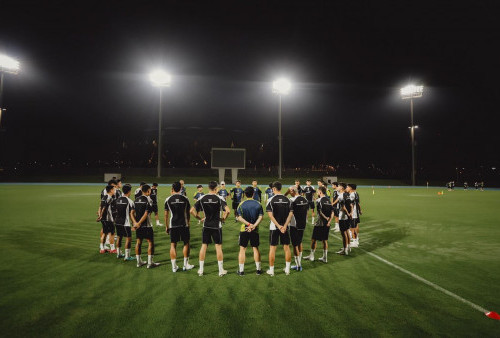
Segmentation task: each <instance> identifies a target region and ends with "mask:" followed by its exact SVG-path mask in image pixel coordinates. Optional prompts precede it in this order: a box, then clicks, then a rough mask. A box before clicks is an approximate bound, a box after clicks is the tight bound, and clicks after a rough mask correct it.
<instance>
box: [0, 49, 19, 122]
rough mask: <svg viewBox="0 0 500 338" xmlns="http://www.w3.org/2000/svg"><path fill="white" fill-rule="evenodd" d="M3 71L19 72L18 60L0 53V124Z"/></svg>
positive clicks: (0, 116) (0, 119)
mask: <svg viewBox="0 0 500 338" xmlns="http://www.w3.org/2000/svg"><path fill="white" fill-rule="evenodd" d="M5 73H8V74H14V75H15V74H17V73H19V61H17V60H15V59H13V58H11V57H8V56H7V55H4V54H0V126H1V125H2V112H3V110H4V109H3V107H2V95H3V76H4V74H5Z"/></svg>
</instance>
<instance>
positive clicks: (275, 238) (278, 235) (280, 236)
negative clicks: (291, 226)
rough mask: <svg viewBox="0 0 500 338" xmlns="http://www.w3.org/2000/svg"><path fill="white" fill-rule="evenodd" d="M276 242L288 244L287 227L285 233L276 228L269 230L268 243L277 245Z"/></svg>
mask: <svg viewBox="0 0 500 338" xmlns="http://www.w3.org/2000/svg"><path fill="white" fill-rule="evenodd" d="M278 242H279V244H281V245H289V244H290V231H288V228H287V229H286V232H285V233H282V232H281V231H279V230H278V229H276V230H270V231H269V244H271V246H277V245H278Z"/></svg>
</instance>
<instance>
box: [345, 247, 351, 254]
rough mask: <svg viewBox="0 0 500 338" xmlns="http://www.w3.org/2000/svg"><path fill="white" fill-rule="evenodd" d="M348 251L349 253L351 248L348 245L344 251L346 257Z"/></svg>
mask: <svg viewBox="0 0 500 338" xmlns="http://www.w3.org/2000/svg"><path fill="white" fill-rule="evenodd" d="M350 251H351V247H350V246H349V245H348V246H347V248H346V249H345V251H344V254H345V255H346V256H347V255H349V252H350Z"/></svg>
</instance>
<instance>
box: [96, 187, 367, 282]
mask: <svg viewBox="0 0 500 338" xmlns="http://www.w3.org/2000/svg"><path fill="white" fill-rule="evenodd" d="M306 183H307V185H306V186H305V187H304V188H302V187H301V186H300V182H299V181H296V182H295V185H294V186H291V187H289V188H288V189H287V191H286V192H285V193H284V194H283V193H282V188H283V187H282V184H281V183H280V182H278V181H276V182H273V183H271V184H270V185H269V188H268V189H267V190H266V191H265V195H264V197H265V199H266V201H265V209H266V210H265V212H266V213H267V214H268V216H269V219H270V224H269V245H270V247H269V254H268V256H269V268H268V269H267V271H266V273H267V274H268V275H271V276H274V274H275V256H276V249H277V246H278V245H281V246H282V247H283V250H284V254H285V268H284V269H283V271H284V273H285V274H286V275H289V274H290V270H296V271H302V253H303V245H302V241H303V235H304V230H305V229H306V226H307V224H308V214H309V210H311V214H312V218H311V224H312V225H313V227H314V228H313V232H312V238H311V251H310V254H309V255H308V256H307V257H304V259H307V260H310V261H314V260H315V257H314V256H315V251H316V245H317V242H318V241H321V242H322V244H323V255H322V256H321V257H320V258H319V259H318V260H319V261H321V262H324V263H327V262H328V238H329V234H330V230H336V231H340V232H341V235H342V240H343V246H342V248H341V249H340V250H339V251H338V252H337V253H338V254H341V255H348V254H349V252H350V250H351V248H352V247H356V246H357V245H358V244H359V216H360V215H361V206H360V203H359V195H358V193H357V192H356V185H355V184H345V183H337V182H334V183H333V184H332V187H333V188H334V190H333V194H332V193H331V192H330V190H329V189H328V188H327V186H326V184H325V183H324V182H323V181H321V180H320V181H318V187H317V189H316V188H314V187H313V186H312V185H311V181H310V180H308V181H307V182H306ZM157 186H158V185H157V184H153V187H151V186H149V185H147V184H145V183H144V182H142V183H141V187H140V188H138V189H137V190H136V191H135V201H132V200H131V199H130V195H131V191H132V187H131V186H130V185H123V186H122V185H121V182H119V181H114V182H113V181H110V182H108V185H107V186H106V188H105V189H104V191H103V193H102V194H101V195H102V196H101V204H100V207H99V210H98V215H99V217H98V221H101V222H102V232H101V243H100V252H101V253H105V252H108V251H109V252H111V253H116V254H117V258H123V259H124V260H134V258H132V257H131V255H130V251H131V240H132V238H131V237H132V232H134V231H135V232H136V239H137V241H136V246H135V254H136V257H135V260H136V261H137V267H141V266H143V265H147V268H153V267H156V266H158V265H159V263H155V262H154V261H153V255H154V231H153V228H152V226H153V225H152V223H151V221H150V215H151V214H153V213H154V214H155V215H156V222H157V225H160V226H162V224H161V223H160V222H159V219H158V216H157V215H158V205H157V204H158V203H157ZM120 188H121V190H120ZM152 196H154V197H155V198H154V200H153V198H152ZM228 199H231V200H232V208H233V210H234V213H235V222H239V223H241V227H240V229H239V232H240V233H239V247H240V249H239V255H238V264H239V265H238V270H237V273H238V275H240V276H244V275H245V271H244V266H245V256H246V249H247V247H248V246H249V245H250V246H251V247H252V251H253V258H254V261H255V267H256V274H258V275H260V274H262V273H263V269H262V262H261V252H260V249H259V246H260V235H259V228H260V225H261V222H262V220H263V217H264V210H263V207H262V204H261V199H262V191H261V190H260V188H259V187H258V185H257V181H256V180H254V181H253V182H252V186H248V187H246V188H245V189H243V188H242V187H241V182H240V181H237V182H236V186H235V187H234V188H233V189H231V190H230V191H227V190H226V187H225V183H224V182H221V184H220V185H219V184H218V183H217V182H215V181H211V182H209V183H208V193H207V194H205V193H204V192H203V187H202V186H201V185H199V186H198V187H197V192H196V193H195V195H194V201H193V205H192V206H191V203H190V202H189V199H188V198H187V196H186V191H185V188H184V185H183V182H181V181H178V182H174V183H173V184H172V187H171V192H170V196H169V197H167V198H166V200H165V204H164V208H165V209H164V210H165V211H164V216H165V231H166V233H167V234H168V235H169V236H170V242H171V244H170V259H171V264H172V271H173V272H177V271H178V270H179V266H178V265H177V243H179V242H183V250H182V253H183V257H184V264H183V270H191V269H193V268H194V265H192V264H190V263H189V257H190V239H191V238H190V237H191V236H190V227H189V226H190V218H191V217H194V218H196V219H198V220H199V224H200V225H201V223H202V226H203V227H202V245H201V248H200V252H199V269H198V275H200V276H202V275H203V274H204V266H205V258H206V251H207V247H208V245H210V244H212V243H214V244H215V249H216V256H217V262H218V268H219V276H224V275H226V274H227V270H225V269H224V266H223V263H224V259H223V250H222V242H223V236H222V233H223V232H222V227H223V224H224V222H225V220H226V219H227V217H228V216H229V214H230V209H229V206H228V203H227V200H228ZM316 214H317V218H316V222H315V221H314V217H315V215H316ZM333 224H334V225H335V226H334V227H333V228H332V227H331V226H332V225H333ZM115 228H116V237H117V245H116V246H115V242H114V238H113V237H114V229H115ZM106 237H109V240H110V248H109V250H107V248H106V247H105V244H106V242H105V240H106ZM123 237H125V251H124V253H122V251H121V244H122V239H123ZM143 240H147V241H148V260H147V263H146V262H144V261H142V258H141V246H142V241H143ZM290 243H291V244H292V247H293V255H294V260H295V264H294V265H293V266H292V265H291V250H290Z"/></svg>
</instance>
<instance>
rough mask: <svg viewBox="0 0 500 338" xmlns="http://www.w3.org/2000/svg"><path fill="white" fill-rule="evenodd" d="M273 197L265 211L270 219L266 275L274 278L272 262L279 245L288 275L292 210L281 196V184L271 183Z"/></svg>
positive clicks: (290, 257)
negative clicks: (281, 246)
mask: <svg viewBox="0 0 500 338" xmlns="http://www.w3.org/2000/svg"><path fill="white" fill-rule="evenodd" d="M273 193H274V196H273V197H271V199H270V200H269V201H267V206H266V211H267V214H268V215H269V218H270V219H271V224H270V226H269V230H270V231H269V244H270V247H269V270H267V274H268V275H270V276H274V260H275V256H276V246H277V245H278V244H279V243H281V245H283V251H284V252H285V269H284V271H285V275H289V274H290V263H291V261H292V255H291V253H290V232H289V231H288V225H289V224H290V222H291V220H292V217H293V210H292V205H291V202H290V200H289V199H288V198H287V197H285V196H284V195H283V194H281V183H280V182H274V183H273Z"/></svg>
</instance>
